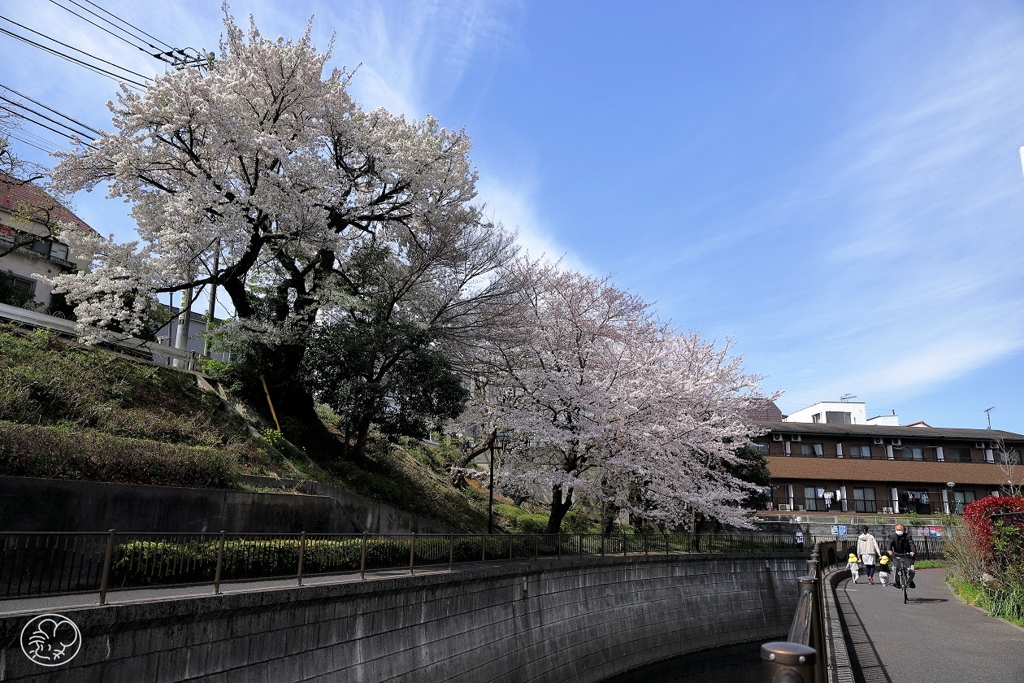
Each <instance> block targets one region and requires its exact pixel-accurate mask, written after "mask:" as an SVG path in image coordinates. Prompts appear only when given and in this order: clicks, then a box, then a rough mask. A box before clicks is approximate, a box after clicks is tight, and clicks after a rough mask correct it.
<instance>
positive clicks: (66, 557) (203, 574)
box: [0, 530, 796, 604]
mask: <svg viewBox="0 0 1024 683" xmlns="http://www.w3.org/2000/svg"><path fill="white" fill-rule="evenodd" d="M780 551H781V552H795V551H796V546H795V543H794V541H793V538H792V536H790V535H789V534H785V535H778V534H766V533H734V534H658V533H651V534H626V533H622V534H609V535H607V536H605V535H601V534H454V533H446V534H369V533H362V534H332V533H306V532H302V533H300V534H265V533H264V534H258V533H227V532H223V531H221V532H216V533H209V532H207V533H156V532H146V533H136V532H117V531H114V530H110V531H106V532H30V531H21V532H0V599H3V598H18V597H25V596H30V595H31V596H42V595H58V594H64V593H91V592H99V593H100V601H101V604H102V603H103V602H105V600H106V595H107V592H108V591H114V590H118V589H128V588H142V587H159V586H175V585H177V586H181V585H211V586H212V589H213V591H214V592H219V591H220V587H221V584H222V583H223V582H230V581H248V580H254V579H261V580H262V579H289V578H290V579H292V580H294V581H296V583H298V584H299V585H301V584H302V581H303V578H304V577H310V576H313V575H317V574H319V575H326V574H355V573H358V574H359V577H360V578H365V576H366V572H367V571H378V570H385V569H402V568H407V569H408V570H409V572H410V573H415V571H416V570H417V569H423V568H426V567H429V568H431V569H432V570H433V571H437V570H439V569H441V568H442V567H443V568H446V569H447V570H448V571H452V569H453V566H454V565H455V564H456V563H459V564H467V563H475V562H510V561H514V560H519V561H535V560H539V559H541V558H547V559H550V560H555V561H557V560H559V559H561V558H563V557H573V556H575V557H581V558H582V557H593V558H599V557H603V556H620V557H631V558H634V559H636V558H640V557H651V556H669V555H688V554H714V553H757V552H780Z"/></svg>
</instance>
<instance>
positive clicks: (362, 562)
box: [359, 531, 366, 580]
mask: <svg viewBox="0 0 1024 683" xmlns="http://www.w3.org/2000/svg"><path fill="white" fill-rule="evenodd" d="M359 579H360V580H365V579H366V532H365V531H364V532H363V548H362V551H361V552H360V553H359Z"/></svg>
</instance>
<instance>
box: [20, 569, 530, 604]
mask: <svg viewBox="0 0 1024 683" xmlns="http://www.w3.org/2000/svg"><path fill="white" fill-rule="evenodd" d="M488 564H491V563H488ZM494 564H497V563H494ZM516 564H519V563H518V562H516ZM481 566H483V565H482V564H481V563H476V564H462V565H459V564H456V565H455V566H454V567H453V568H452V571H453V572H458V571H464V570H466V569H469V568H473V567H476V568H479V567H481ZM503 566H508V565H507V563H506V564H505V565H503ZM447 573H448V565H447V564H445V565H437V566H433V567H431V566H427V567H423V568H418V569H417V570H416V574H415V575H416V576H427V575H430V574H447ZM408 576H409V570H408V568H406V569H381V570H376V571H367V572H366V579H365V580H366V581H382V580H386V579H391V578H398V577H408ZM360 580H361V579H360V578H359V572H352V573H346V574H327V575H314V576H306V577H303V579H302V585H303V586H323V585H330V584H342V583H358V582H359V581H360ZM295 586H296V581H295V577H290V578H285V579H265V580H261V581H238V582H230V583H222V584H221V585H220V592H221V594H223V595H228V594H231V593H252V592H258V591H270V590H280V589H284V588H295ZM208 595H213V584H212V583H204V584H199V585H194V586H172V587H156V588H131V589H126V590H111V591H109V592H108V593H107V604H108V605H123V604H128V603H136V602H153V601H160V600H174V599H176V598H195V597H204V596H208ZM98 604H99V593H98V592H92V593H80V594H73V595H69V594H64V595H50V596H28V597H23V598H11V599H5V600H0V616H18V615H22V614H33V615H34V614H39V613H41V612H45V611H49V612H60V611H62V610H68V609H76V608H81V607H95V606H97V605H98Z"/></svg>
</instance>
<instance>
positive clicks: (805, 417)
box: [783, 401, 900, 427]
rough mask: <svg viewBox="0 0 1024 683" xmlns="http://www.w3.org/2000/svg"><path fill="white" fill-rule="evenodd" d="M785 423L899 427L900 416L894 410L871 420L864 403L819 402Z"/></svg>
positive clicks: (788, 417) (795, 414)
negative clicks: (890, 413)
mask: <svg viewBox="0 0 1024 683" xmlns="http://www.w3.org/2000/svg"><path fill="white" fill-rule="evenodd" d="M783 422H807V423H811V424H830V425H832V424H834V425H878V426H884V427H898V426H899V424H900V416H899V415H897V414H896V411H895V410H894V411H893V412H892V415H877V416H875V417H871V418H869V417H868V416H867V409H866V407H865V404H864V402H863V401H819V402H817V403H815V404H814V405H813V406H809V407H807V408H803V409H801V410H798V411H796V412H795V413H793V414H792V415H787V416H786V417H784V418H783Z"/></svg>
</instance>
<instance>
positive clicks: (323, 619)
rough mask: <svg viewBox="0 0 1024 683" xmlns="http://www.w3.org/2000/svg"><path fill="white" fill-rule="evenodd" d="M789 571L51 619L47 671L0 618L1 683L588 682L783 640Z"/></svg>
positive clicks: (529, 571) (742, 570) (549, 570)
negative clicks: (60, 647)
mask: <svg viewBox="0 0 1024 683" xmlns="http://www.w3.org/2000/svg"><path fill="white" fill-rule="evenodd" d="M804 566H805V561H804V558H803V557H802V556H798V555H792V556H782V557H766V556H749V555H742V556H741V555H720V556H673V557H668V558H666V557H650V558H642V557H637V558H612V557H608V558H596V559H591V560H589V561H586V562H583V561H581V560H579V559H565V560H562V561H558V560H548V561H544V562H538V563H531V564H528V565H527V564H524V565H506V566H490V567H479V568H476V569H471V570H467V571H456V572H454V573H451V574H449V573H446V572H444V573H437V574H424V575H418V576H413V577H403V578H393V579H386V580H372V581H364V582H353V583H346V584H336V585H330V586H324V585H321V586H307V587H302V588H287V589H277V590H270V591H265V592H259V593H248V594H228V595H221V596H209V597H204V598H189V599H181V600H174V601H169V602H161V603H140V604H131V605H114V606H107V607H94V608H89V609H83V610H68V611H66V612H63V613H64V614H65V615H66V616H69V617H70V618H72V619H73V620H74V621H75V622H76V623H77V624H78V625H79V627H80V628H81V630H82V633H83V636H84V639H85V644H84V646H83V650H82V652H81V653H80V654H79V655H78V657H77V658H76V659H75V660H73V661H72V662H71V663H70V664H69V665H68V667H61V668H60V669H58V670H56V671H44V670H42V668H41V667H39V666H37V665H34V664H32V663H31V662H29V661H28V660H27V659H26V658H25V657H24V656H23V655H22V653H21V652H20V650H19V646H18V644H17V639H18V633H19V631H20V629H21V628H22V627H23V625H24V623H25V622H27V621H28V619H29V618H30V617H31V616H32V615H26V616H22V617H5V618H2V619H0V645H2V650H0V680H4V681H47V682H50V681H68V682H70V681H75V682H76V683H85V682H88V681H97V682H99V681H115V680H116V681H200V680H201V681H205V682H208V683H227V682H228V681H273V682H275V683H278V682H284V681H317V682H326V681H360V682H364V683H368V682H371V681H431V682H435V681H452V682H454V681H460V682H461V681H464V682H466V683H485V682H495V683H497V682H501V683H527V682H531V681H536V682H539V681H579V682H591V681H595V682H596V681H601V680H603V679H606V678H608V677H610V676H613V675H615V674H618V673H622V672H624V671H627V670H629V669H632V668H635V667H638V666H641V665H644V664H648V663H651V662H654V661H658V660H661V659H665V658H668V657H674V656H677V655H681V654H685V653H688V652H694V651H697V650H701V649H706V648H709V647H715V646H719V645H724V644H729V643H737V642H744V641H750V640H755V639H761V640H772V639H774V638H777V637H779V636H780V635H781V634H784V633H785V632H786V631H787V630H788V628H789V622H790V620H791V619H792V615H793V611H794V609H795V606H796V599H797V588H796V586H797V584H796V580H795V578H796V576H797V575H798V573H799V571H800V570H801V568H802V567H804Z"/></svg>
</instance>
